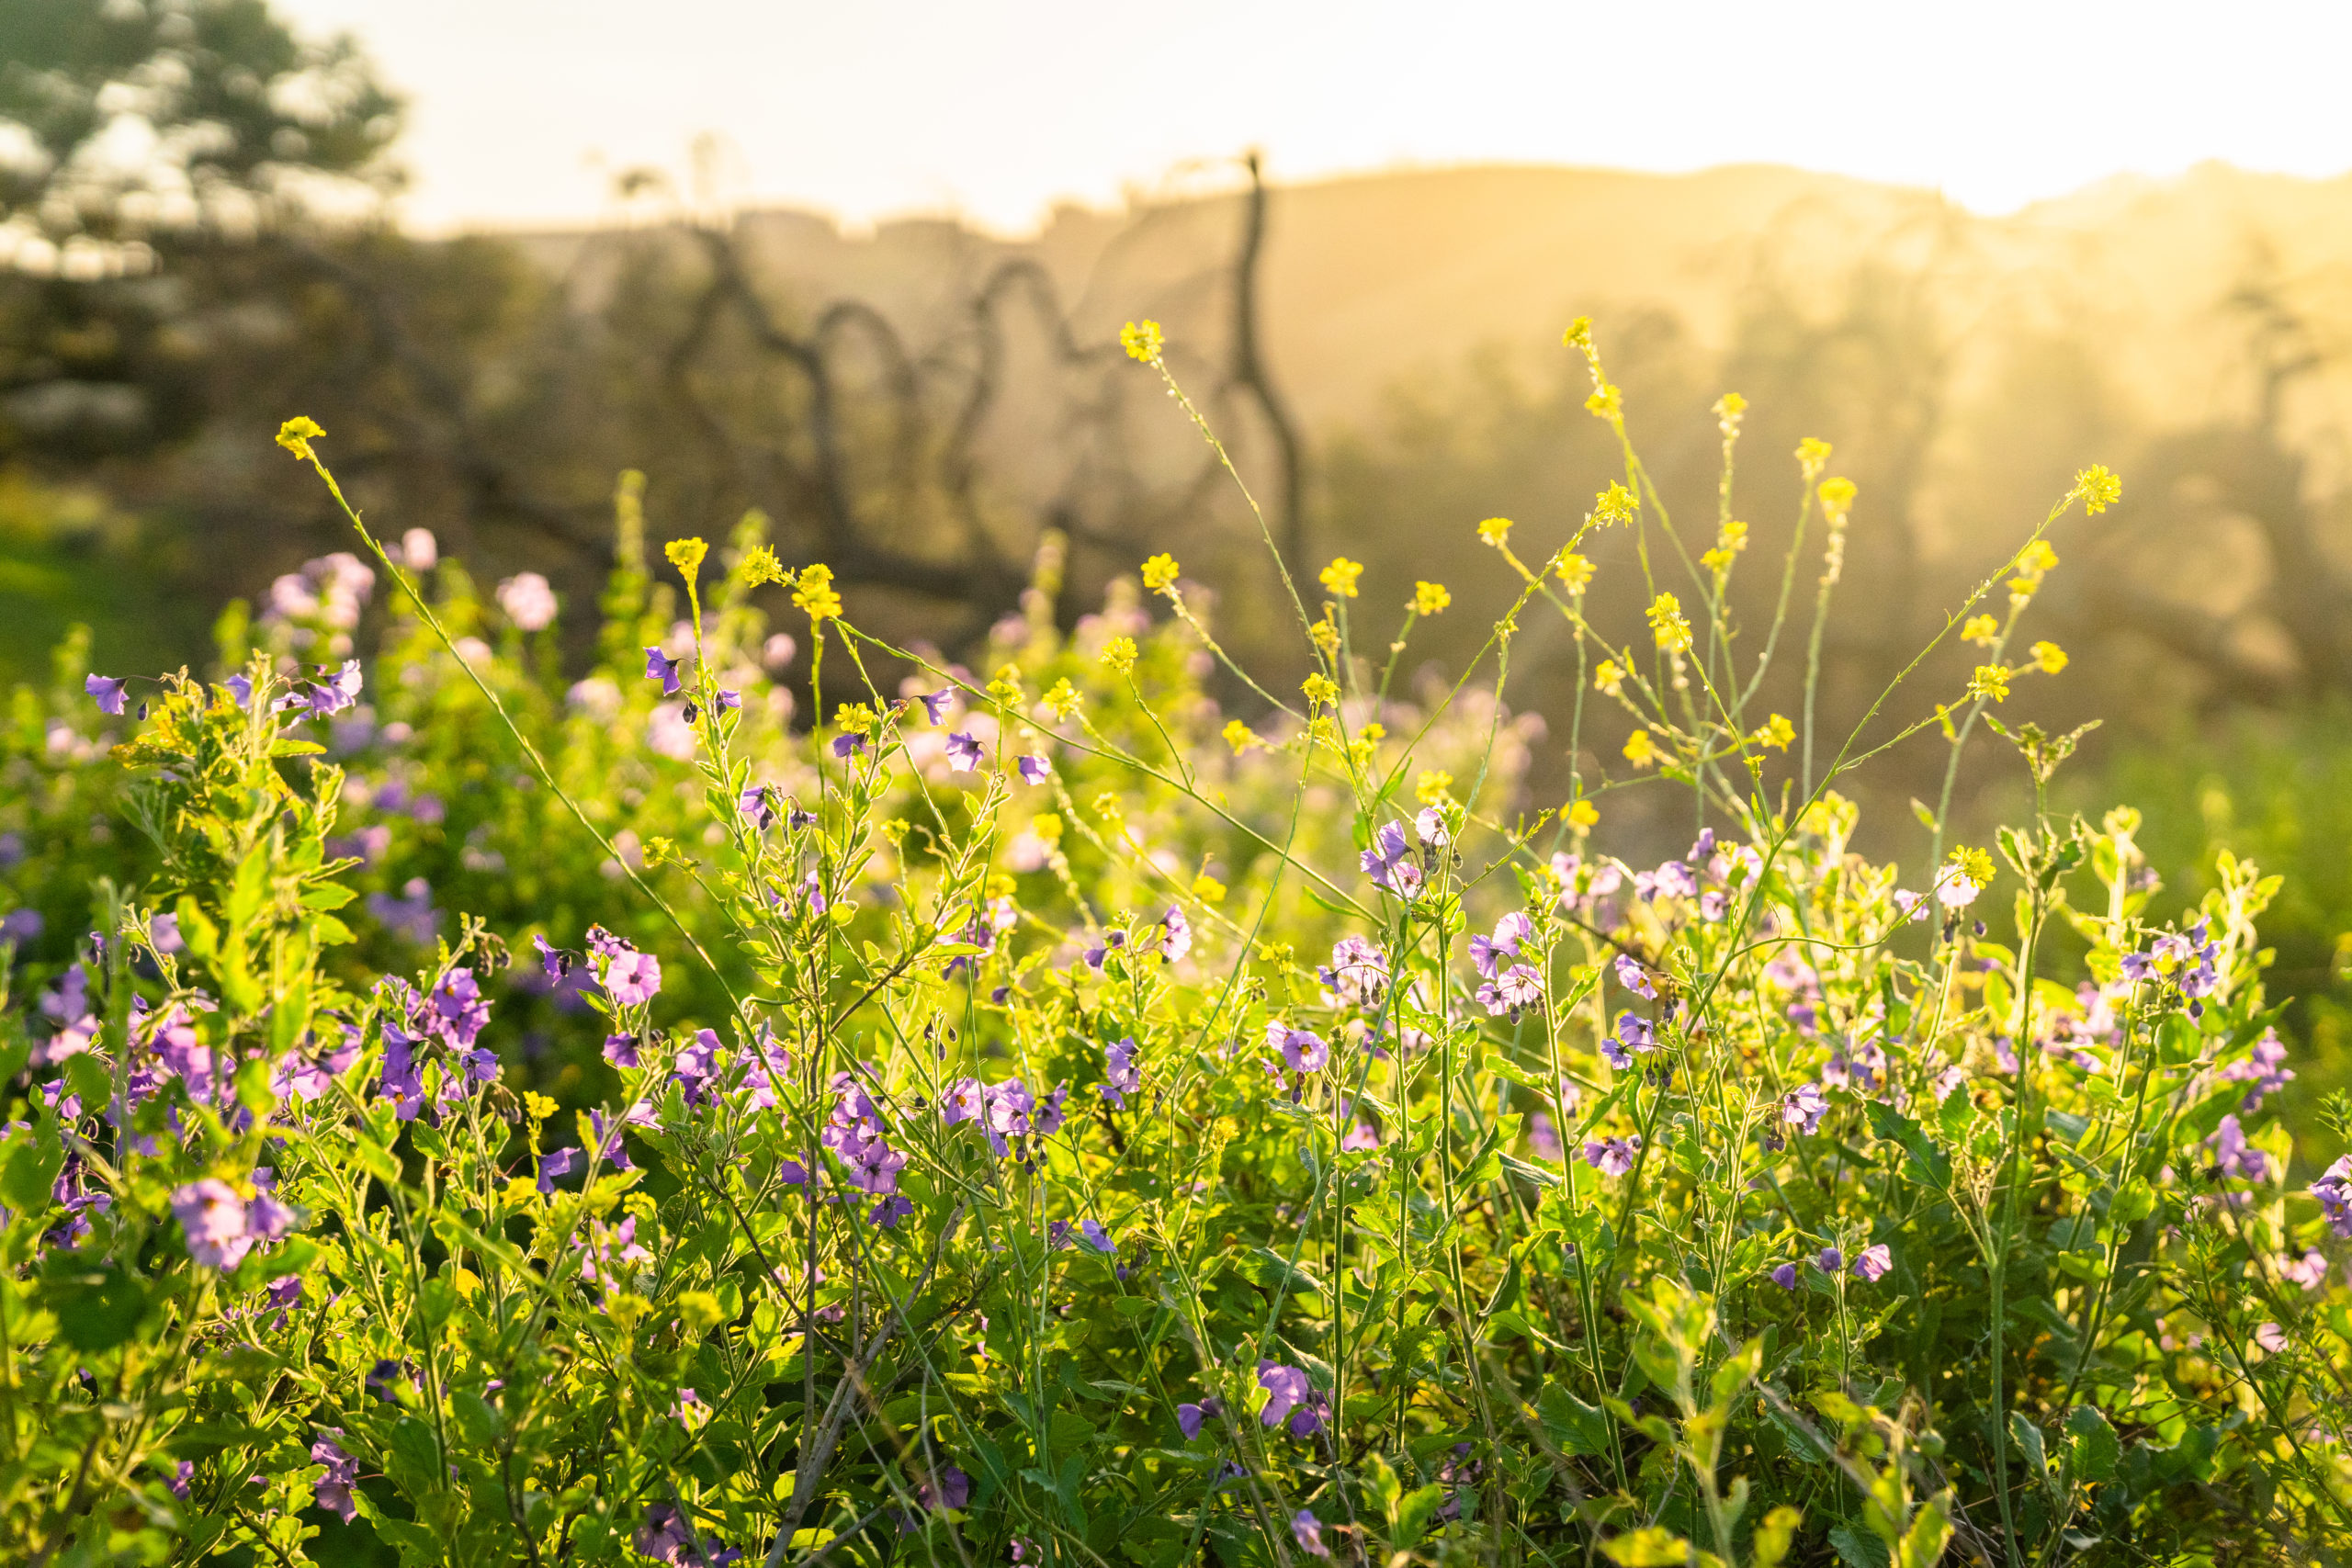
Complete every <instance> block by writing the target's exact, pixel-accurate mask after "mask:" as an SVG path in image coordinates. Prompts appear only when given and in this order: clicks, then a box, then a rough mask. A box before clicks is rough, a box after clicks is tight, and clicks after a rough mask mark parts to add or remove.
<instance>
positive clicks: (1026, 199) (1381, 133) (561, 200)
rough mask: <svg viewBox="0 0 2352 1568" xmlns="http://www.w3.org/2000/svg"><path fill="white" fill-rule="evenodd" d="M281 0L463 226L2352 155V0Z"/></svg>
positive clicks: (1998, 176)
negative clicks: (343, 49) (1223, 184)
mask: <svg viewBox="0 0 2352 1568" xmlns="http://www.w3.org/2000/svg"><path fill="white" fill-rule="evenodd" d="M275 3H276V5H277V8H278V9H279V10H280V11H281V12H283V13H285V14H286V15H288V16H289V17H292V18H293V19H294V20H295V21H296V22H297V23H298V24H299V25H301V26H303V27H305V28H311V29H314V30H335V29H344V28H348V29H351V30H354V31H356V32H357V33H358V34H359V35H360V37H361V38H362V39H364V40H365V41H366V42H367V43H368V46H369V47H370V48H371V50H372V51H374V53H375V55H376V57H377V59H378V60H379V62H381V64H382V66H383V68H384V70H385V72H386V73H387V74H388V75H389V76H390V78H391V80H392V82H393V83H394V84H395V85H397V86H399V87H401V89H403V90H405V91H406V92H407V93H409V94H410V95H411V96H412V98H413V118H412V121H411V130H410V135H409V140H408V142H407V145H406V149H405V152H406V156H407V158H408V160H409V162H410V163H411V164H412V165H413V167H414V169H415V170H416V172H417V175H418V181H417V185H416V187H415V190H414V192H413V195H412V196H411V197H410V198H409V200H408V204H407V211H408V213H409V214H410V216H411V218H412V220H413V221H415V222H416V223H418V224H421V225H424V226H427V227H434V228H439V227H444V226H447V225H450V224H453V223H464V222H469V221H475V220H505V221H512V220H525V221H564V220H581V219H591V218H594V217H596V216H598V215H599V214H600V213H603V212H605V211H606V210H608V205H607V198H606V196H605V191H606V189H607V171H609V170H611V169H614V168H618V167H625V166H629V165H636V164H658V165H662V166H663V167H665V168H668V169H670V170H672V171H673V172H676V173H678V174H679V175H682V176H683V175H684V172H685V170H686V169H687V168H688V166H689V160H688V155H687V148H688V146H689V145H690V144H691V142H692V141H693V140H694V139H695V136H696V135H697V134H698V133H701V132H716V133H718V135H719V136H720V137H722V138H723V139H724V144H725V145H726V146H727V148H728V149H729V151H728V154H727V157H726V160H725V162H724V164H723V165H722V174H723V183H722V185H721V186H720V190H721V194H722V195H724V196H727V197H732V198H734V199H739V200H741V199H752V200H759V201H788V202H796V203H800V204H804V205H809V206H815V207H819V208H821V209H827V210H830V211H831V212H833V213H835V214H837V215H839V216H841V217H842V218H843V219H846V220H852V221H858V220H870V219H873V218H876V217H882V216H888V215H891V214H894V213H902V212H908V211H928V212H942V211H955V212H960V213H963V214H965V215H967V216H969V217H972V218H975V219H977V220H981V221H984V222H987V223H989V224H991V225H994V226H996V227H998V228H1001V229H1022V228H1026V227H1028V226H1030V225H1032V224H1034V223H1035V220H1037V219H1038V218H1039V217H1040V216H1041V215H1042V213H1043V212H1044V211H1045V210H1046V207H1047V205H1048V204H1049V203H1051V202H1052V201H1053V200H1055V199H1056V198H1057V197H1076V198H1079V199H1082V200H1087V201H1091V202H1110V201H1114V200H1116V199H1117V197H1118V196H1119V194H1120V192H1121V190H1122V188H1123V186H1127V185H1130V184H1136V185H1142V186H1158V185H1159V184H1161V183H1162V182H1163V181H1165V180H1166V179H1167V178H1168V177H1169V173H1170V169H1171V167H1173V166H1175V165H1179V164H1183V163H1185V162H1186V161H1188V160H1199V159H1204V158H1215V157H1220V156H1224V155H1227V154H1230V153H1232V152H1237V151H1238V150H1239V149H1241V148H1243V147H1246V146H1249V145H1252V144H1255V145H1259V146H1262V147H1263V148H1264V149H1265V150H1266V152H1267V156H1268V160H1269V164H1270V167H1271V168H1272V172H1273V173H1274V175H1276V176H1277V177H1278V178H1285V179H1297V178H1304V177H1309V176H1313V175H1324V174H1330V173H1336V172H1342V171H1352V170H1364V169H1374V168H1379V167H1383V166H1385V165H1392V164H1398V163H1422V164H1446V163H1457V162H1464V161H1479V160H1505V161H1513V162H1547V163H1549V162H1558V163H1574V164H1605V165H1614V166H1620V167H1627V168H1642V169H1658V170H1686V169H1693V168H1701V167H1704V166H1706V165H1708V164H1721V163H1737V162H1777V163H1789V164H1800V165H1803V166H1805V167H1809V168H1815V169H1827V170H1835V171H1839V172H1844V173H1849V174H1854V175H1865V176H1869V177H1873V178H1879V179H1886V180H1896V181H1903V182H1906V183H1911V184H1917V185H1927V186H1941V187H1942V188H1943V189H1944V190H1946V191H1947V192H1949V193H1950V194H1951V195H1952V196H1953V197H1956V198H1957V199H1959V200H1961V201H1963V202H1965V203H1967V204H1968V205H1970V206H1972V207H1974V208H1977V209H1980V210H1985V211H1995V212H1997V211H2006V210H2009V209H2014V208H2016V207H2018V206H2020V205H2023V204H2024V203H2026V202H2029V201H2031V200H2034V199H2036V198H2039V197H2046V196H2054V195H2057V194H2060V193H2062V192H2064V191H2067V190H2071V189H2074V188H2075V187H2077V186H2082V185H2085V184H2087V183H2089V182H2091V181H2093V180H2097V179H2099V178H2101V177H2104V176H2106V175H2113V174H2116V173H2119V172H2125V171H2132V172H2139V173H2144V174H2154V175H2165V174H2172V173H2177V172H2178V171H2180V170H2182V169H2184V168H2187V167H2188V166H2189V165H2190V164H2195V163H2198V162H2199V161H2201V160H2203V159H2207V158H2222V159H2226V160H2228V161H2230V162H2232V163H2235V164H2241V165H2243V166H2245V167H2248V168H2255V169H2266V170H2277V171H2282V172H2288V173H2294V174H2306V175H2335V174H2339V173H2343V172H2346V170H2352V113H2347V104H2346V94H2345V90H2344V85H2343V84H2344V72H2345V69H2346V60H2347V59H2348V58H2352V6H2347V5H2344V4H2341V3H2337V4H2327V5H2322V4H2314V3H2305V4H2301V5H2295V4H2283V3H2279V0H2236V3H2234V4H2230V5H2226V6H2217V5H2211V4H2208V5H2202V6H2183V5H2170V4H2163V3H2151V0H2143V3H2140V4H2132V5H2109V4H2078V3H2068V0H2043V3H2041V4H2027V5H2019V4H2011V3H2008V0H1973V3H1971V4H1964V5H1955V4H1936V5H1928V4H1923V3H1920V0H1871V3H1870V4H1819V5H1786V4H1773V3H1771V0H1750V3H1748V4H1740V5H1732V4H1713V3H1698V0H1617V3H1615V4H1611V5H1607V6H1599V5H1586V4H1554V5H1537V4H1524V3H1508V0H1418V3H1414V4H1399V3H1391V0H1348V3H1340V0H1256V3H1254V4H1250V3H1240V0H1183V3H1182V4H1157V5H1138V4H1131V3H1128V0H993V3H991V0H978V3H975V0H959V3H956V4H942V3H936V0H837V3H832V4H823V5H817V4H809V3H808V0H275ZM1180 177H1181V176H1180Z"/></svg>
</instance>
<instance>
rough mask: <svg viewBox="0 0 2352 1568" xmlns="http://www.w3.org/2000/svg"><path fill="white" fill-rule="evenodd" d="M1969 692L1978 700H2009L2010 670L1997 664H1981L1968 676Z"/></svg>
mask: <svg viewBox="0 0 2352 1568" xmlns="http://www.w3.org/2000/svg"><path fill="white" fill-rule="evenodd" d="M1968 694H1969V696H1970V697H1971V698H1972V699H1973V700H1974V701H1976V702H1980V703H1982V702H1995V703H2005V702H2007V701H2008V700H2009V672H2008V671H2007V670H2004V669H2003V668H2001V666H1999V665H1997V664H1980V665H1978V666H1977V667H1976V673H1975V674H1973V675H1971V676H1970V677H1969V678H1968Z"/></svg>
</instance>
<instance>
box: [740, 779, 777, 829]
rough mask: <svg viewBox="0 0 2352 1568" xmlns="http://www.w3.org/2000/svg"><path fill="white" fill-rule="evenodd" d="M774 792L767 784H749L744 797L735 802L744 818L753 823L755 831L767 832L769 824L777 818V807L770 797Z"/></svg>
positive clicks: (745, 788) (744, 790)
mask: <svg viewBox="0 0 2352 1568" xmlns="http://www.w3.org/2000/svg"><path fill="white" fill-rule="evenodd" d="M772 793H773V792H772V790H771V789H770V786H768V785H766V784H747V785H745V786H744V789H743V795H742V798H741V799H740V800H738V801H737V802H736V803H735V809H736V810H737V811H739V812H741V813H742V815H743V818H744V819H745V820H746V821H748V822H750V823H751V825H752V832H754V833H764V832H766V831H767V830H768V827H769V825H770V824H771V823H773V822H775V805H774V803H773V802H772V801H771V800H770V799H769V795H771V794H772Z"/></svg>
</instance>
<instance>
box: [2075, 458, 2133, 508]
mask: <svg viewBox="0 0 2352 1568" xmlns="http://www.w3.org/2000/svg"><path fill="white" fill-rule="evenodd" d="M2075 494H2076V495H2078V496H2080V497H2081V498H2082V502H2083V515H2084V516H2086V517H2096V516H2098V514H2099V513H2102V512H2104V511H2106V510H2107V509H2108V508H2109V507H2110V506H2113V505H2114V504H2115V503H2116V502H2119V501H2120V500H2122V499H2123V481H2122V480H2121V479H2118V478H2116V477H2115V476H2114V475H2113V474H2111V473H2109V472H2108V471H2107V467H2106V465H2105V464H2103V463H2093V464H2092V465H2091V466H2090V467H2089V468H2085V469H2084V470H2083V471H2082V472H2081V473H2079V474H2076V475H2075Z"/></svg>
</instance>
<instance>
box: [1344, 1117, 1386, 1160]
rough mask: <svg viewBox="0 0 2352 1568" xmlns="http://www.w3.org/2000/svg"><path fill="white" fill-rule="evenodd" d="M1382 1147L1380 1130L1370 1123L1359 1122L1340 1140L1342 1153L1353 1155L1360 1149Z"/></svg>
mask: <svg viewBox="0 0 2352 1568" xmlns="http://www.w3.org/2000/svg"><path fill="white" fill-rule="evenodd" d="M1379 1146H1380V1130H1379V1129H1378V1128H1376V1127H1374V1125H1373V1124H1372V1123H1371V1122H1356V1123H1355V1124H1354V1125H1353V1126H1351V1127H1350V1128H1349V1129H1348V1131H1347V1133H1346V1134H1345V1135H1344V1136H1342V1137H1341V1138H1340V1153H1341V1154H1353V1153H1355V1152H1356V1151H1358V1150H1360V1149H1376V1148H1378V1147H1379Z"/></svg>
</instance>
